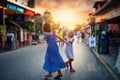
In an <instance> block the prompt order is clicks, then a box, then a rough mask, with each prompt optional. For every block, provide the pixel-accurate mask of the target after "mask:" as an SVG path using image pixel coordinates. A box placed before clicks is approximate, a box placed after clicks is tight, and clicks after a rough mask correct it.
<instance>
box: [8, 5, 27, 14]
mask: <svg viewBox="0 0 120 80" xmlns="http://www.w3.org/2000/svg"><path fill="white" fill-rule="evenodd" d="M7 8H9V9H12V10H16V11H19V12H22V13H24V12H25V10H24V9H23V8H21V7H18V6H16V5H13V4H7Z"/></svg>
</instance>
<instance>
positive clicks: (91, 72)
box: [0, 41, 114, 80]
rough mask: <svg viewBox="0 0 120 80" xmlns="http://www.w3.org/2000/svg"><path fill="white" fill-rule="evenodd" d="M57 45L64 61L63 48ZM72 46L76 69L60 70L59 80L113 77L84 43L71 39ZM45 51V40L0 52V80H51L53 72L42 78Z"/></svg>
mask: <svg viewBox="0 0 120 80" xmlns="http://www.w3.org/2000/svg"><path fill="white" fill-rule="evenodd" d="M59 48H60V53H61V55H62V57H63V59H64V61H66V60H67V59H66V57H65V54H64V47H63V46H59ZM73 48H74V55H75V60H74V62H73V67H74V69H75V70H76V72H75V73H71V72H70V71H69V69H67V68H65V69H62V73H63V77H62V78H61V79H60V80H114V79H112V77H111V75H110V74H109V73H108V72H107V70H106V69H105V68H104V66H103V65H102V64H101V63H100V62H99V60H98V59H96V57H95V56H94V55H93V53H92V52H91V51H90V49H89V48H88V47H87V46H86V45H85V44H84V43H81V42H79V43H77V42H76V41H75V42H74V45H73ZM45 50H46V43H40V44H38V45H32V46H29V47H24V48H21V49H18V50H14V51H10V52H6V53H2V54H0V80H54V79H53V77H54V76H55V75H56V73H53V77H52V78H48V79H46V78H44V75H45V74H46V73H47V72H46V71H44V70H43V69H42V66H43V62H44V56H45Z"/></svg>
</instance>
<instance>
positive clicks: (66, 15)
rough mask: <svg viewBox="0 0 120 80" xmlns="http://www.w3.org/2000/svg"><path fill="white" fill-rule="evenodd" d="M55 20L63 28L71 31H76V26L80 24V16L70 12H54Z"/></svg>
mask: <svg viewBox="0 0 120 80" xmlns="http://www.w3.org/2000/svg"><path fill="white" fill-rule="evenodd" d="M53 18H54V20H55V21H56V22H60V24H61V26H65V27H68V28H69V29H74V28H75V25H76V24H80V19H79V18H78V14H76V13H74V12H73V11H69V10H66V11H59V12H54V13H53Z"/></svg>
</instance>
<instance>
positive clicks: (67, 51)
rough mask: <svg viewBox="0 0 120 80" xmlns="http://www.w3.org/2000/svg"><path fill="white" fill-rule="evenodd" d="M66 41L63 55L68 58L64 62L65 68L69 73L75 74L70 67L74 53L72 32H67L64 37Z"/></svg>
mask: <svg viewBox="0 0 120 80" xmlns="http://www.w3.org/2000/svg"><path fill="white" fill-rule="evenodd" d="M65 39H66V42H67V43H66V46H65V54H66V57H67V58H68V61H67V62H66V65H67V67H70V72H75V70H74V69H73V67H72V61H73V60H74V53H73V42H74V40H75V38H74V33H73V31H69V32H68V34H67V35H66V36H65Z"/></svg>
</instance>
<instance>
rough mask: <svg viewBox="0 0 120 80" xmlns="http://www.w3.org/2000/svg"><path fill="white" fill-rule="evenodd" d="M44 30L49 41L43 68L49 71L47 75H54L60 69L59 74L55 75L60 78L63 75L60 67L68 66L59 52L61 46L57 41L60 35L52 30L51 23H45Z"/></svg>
mask: <svg viewBox="0 0 120 80" xmlns="http://www.w3.org/2000/svg"><path fill="white" fill-rule="evenodd" d="M43 30H44V34H45V39H46V42H47V50H46V55H45V62H44V65H43V69H44V70H46V71H47V72H49V73H48V74H47V75H45V77H52V73H53V72H56V71H58V74H57V75H56V76H55V79H58V78H60V77H62V73H61V71H60V69H61V68H65V67H66V64H65V62H64V61H63V59H62V57H61V55H60V53H59V48H58V45H57V42H56V37H57V38H59V37H58V36H57V35H55V33H54V32H52V29H51V25H50V24H49V23H45V25H44V27H43ZM59 39H61V38H59ZM61 40H62V39H61ZM62 41H64V40H62ZM64 42H65V41H64Z"/></svg>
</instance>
